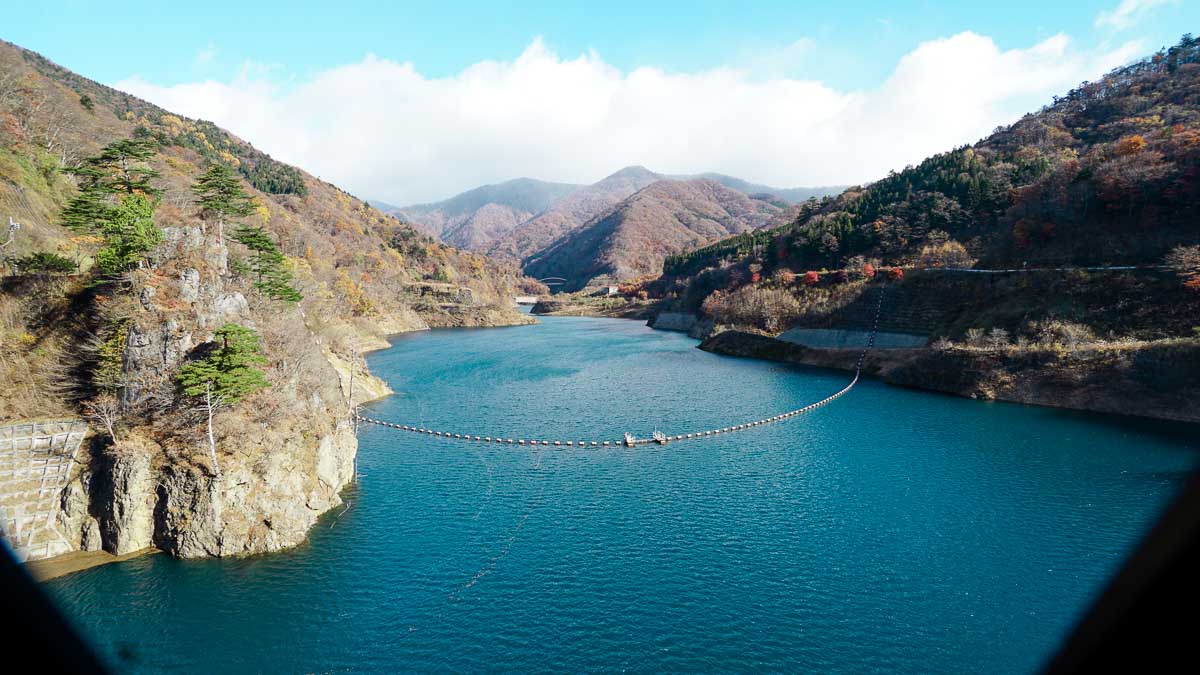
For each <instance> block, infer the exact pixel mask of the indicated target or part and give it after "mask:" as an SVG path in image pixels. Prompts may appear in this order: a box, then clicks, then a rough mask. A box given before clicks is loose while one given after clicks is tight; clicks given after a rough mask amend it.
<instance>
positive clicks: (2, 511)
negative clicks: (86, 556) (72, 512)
mask: <svg viewBox="0 0 1200 675" xmlns="http://www.w3.org/2000/svg"><path fill="white" fill-rule="evenodd" d="M87 430H88V427H87V424H85V423H84V422H82V421H80V420H73V419H63V420H47V421H41V422H22V423H19V424H9V425H5V426H0V531H2V534H3V537H4V539H5V541H6V542H7V543H8V545H9V547H10V548H11V549H13V551H14V552H15V553H16V555H17V558H18V559H19V560H38V559H41V558H49V557H52V556H56V555H59V554H62V553H66V552H68V551H71V550H74V546H72V545H71V543H70V542H68V541H67V538H66V537H64V536H63V534H62V533H61V532H60V531H59V529H58V526H57V519H58V512H59V499H60V497H61V494H62V490H63V488H64V487H65V486H66V484H67V481H68V480H69V479H70V476H71V471H72V470H73V469H74V468H75V456H76V455H77V454H78V452H79V446H80V445H81V444H82V442H83V438H84V436H86V435H87Z"/></svg>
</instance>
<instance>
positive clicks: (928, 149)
mask: <svg viewBox="0 0 1200 675" xmlns="http://www.w3.org/2000/svg"><path fill="white" fill-rule="evenodd" d="M798 44H799V45H804V43H803V42H801V43H798ZM797 49H798V50H800V49H801V48H800V47H798V48H797ZM802 49H803V50H808V49H809V48H808V47H803V48H802ZM1138 49H1139V47H1138V46H1137V45H1136V44H1132V43H1131V44H1128V45H1125V46H1124V47H1121V48H1119V49H1116V50H1114V51H1109V52H1104V53H1091V52H1083V51H1079V50H1076V49H1073V48H1072V46H1071V44H1070V41H1069V40H1068V39H1067V38H1066V37H1065V36H1061V35H1060V36H1055V37H1052V38H1049V39H1047V40H1045V41H1043V42H1041V43H1038V44H1036V45H1033V46H1032V47H1029V48H1027V49H1013V50H1008V51H1002V50H1001V49H999V48H998V47H997V46H996V44H995V43H994V42H993V41H992V40H991V39H989V38H987V37H984V36H980V35H977V34H974V33H969V32H968V33H961V34H958V35H955V36H953V37H949V38H946V39H941V40H935V41H931V42H926V43H923V44H921V45H919V46H918V47H917V48H916V49H914V50H913V51H912V52H910V53H908V54H907V55H905V56H904V57H903V58H902V59H901V60H900V62H899V63H898V64H897V66H896V68H895V70H894V72H893V73H892V74H891V76H890V77H889V78H888V79H887V81H886V82H884V83H883V84H882V85H881V86H880V87H879V88H877V89H870V90H858V91H839V90H837V89H835V88H833V87H831V86H829V85H827V84H825V83H822V82H818V81H811V80H798V79H788V78H786V77H762V76H761V75H760V74H756V73H751V72H747V71H744V70H738V69H733V68H718V69H714V70H707V71H703V72H696V73H668V72H664V71H662V70H660V69H657V68H650V67H643V68H637V69H635V70H632V71H629V72H622V71H620V70H618V69H617V68H614V67H613V66H611V65H609V64H607V63H605V62H604V61H603V60H602V59H601V58H600V57H599V56H598V55H597V54H595V53H588V54H584V55H581V56H579V57H577V58H574V59H564V58H560V57H559V56H557V55H555V54H554V53H552V52H551V51H550V50H548V49H547V48H546V47H545V45H544V44H543V43H542V42H541V41H540V40H538V41H534V42H533V43H532V44H531V45H530V46H529V47H528V48H527V49H526V50H525V51H524V53H522V54H521V55H520V56H519V57H518V58H516V59H515V60H513V61H484V62H480V63H476V64H474V65H472V66H470V67H468V68H466V69H465V70H463V71H462V72H460V73H457V74H455V75H453V76H450V77H445V78H427V77H425V76H423V75H421V74H420V73H419V72H418V71H417V70H416V69H415V68H414V67H413V66H412V65H411V64H409V63H397V62H394V61H390V60H387V59H381V58H378V57H375V56H367V57H366V58H365V59H363V60H362V61H360V62H358V63H353V64H349V65H345V66H341V67H338V68H333V69H330V70H326V71H323V72H319V73H317V74H315V75H313V76H311V77H308V78H305V79H301V80H296V81H292V82H289V83H287V84H286V86H285V85H284V84H281V83H280V82H279V81H278V80H276V79H274V78H273V74H276V73H277V71H276V70H273V69H270V68H268V69H263V68H260V67H255V66H246V67H243V68H242V69H241V71H240V73H239V74H238V76H237V77H235V78H234V79H233V80H232V81H229V82H218V81H212V80H209V81H204V82H196V83H188V84H180V85H175V86H168V87H163V86H157V85H154V84H152V83H149V82H146V81H145V80H143V79H140V78H136V77H135V78H131V79H128V80H125V81H122V82H119V83H117V87H119V88H121V89H124V90H126V91H129V92H131V93H133V94H135V95H138V96H141V97H143V98H146V99H148V100H150V101H153V102H155V103H157V104H159V105H161V106H163V107H164V108H167V109H168V110H172V111H176V112H179V113H182V114H184V115H188V116H190V117H199V118H203V119H207V120H211V121H213V122H216V123H217V124H219V125H221V126H223V127H225V128H227V129H230V130H231V131H233V132H234V133H236V134H238V135H239V136H241V137H242V138H245V139H247V140H249V141H250V142H252V143H254V144H255V145H256V146H257V147H259V148H262V149H263V150H265V151H267V152H269V153H270V154H272V155H273V156H275V157H276V158H278V159H281V160H283V161H286V162H290V163H293V164H296V165H298V166H301V167H303V168H305V169H307V170H308V171H310V172H312V173H314V174H317V175H319V176H321V177H322V178H325V179H327V180H330V181H332V182H334V183H336V184H338V185H340V186H342V187H344V188H346V189H348V190H350V191H351V192H354V193H355V194H359V195H362V196H364V197H370V198H377V199H383V200H386V201H389V202H392V203H398V204H407V203H412V202H417V201H427V200H436V199H442V198H444V197H447V196H449V195H451V194H454V193H456V192H459V191H462V190H465V189H469V188H472V187H475V186H477V185H480V184H483V183H489V182H498V181H502V180H507V179H509V178H515V177H518V176H532V177H535V178H543V179H547V180H560V181H570V182H580V183H585V182H593V181H596V180H598V179H600V178H602V177H604V176H605V175H607V174H609V173H611V172H612V171H615V170H616V169H619V168H621V167H622V166H626V165H629V164H643V165H645V166H647V167H649V168H651V169H653V170H655V171H661V172H665V173H692V172H700V171H720V172H723V173H729V174H733V175H736V176H740V177H742V178H746V179H748V180H753V181H758V182H763V183H767V184H772V185H778V186H785V187H786V186H797V185H829V184H839V183H858V182H863V181H867V180H873V179H875V178H878V177H879V176H882V175H883V174H885V173H886V172H887V171H888V170H891V169H898V168H902V167H903V166H904V165H906V164H909V163H915V162H918V161H920V160H921V159H923V158H924V157H926V156H928V155H930V154H933V153H935V152H939V151H942V150H946V149H949V148H951V147H954V146H956V145H959V144H962V143H969V142H973V141H975V140H977V139H978V138H980V137H982V136H984V135H986V134H987V133H988V132H989V131H991V129H992V128H994V127H995V126H997V125H998V124H1004V123H1008V122H1012V121H1013V120H1015V119H1016V118H1018V117H1019V116H1020V115H1021V114H1022V113H1023V112H1025V111H1027V110H1030V109H1033V108H1036V107H1038V106H1040V105H1041V104H1043V103H1045V102H1047V101H1048V100H1049V98H1050V97H1051V95H1053V94H1055V93H1061V92H1064V91H1066V90H1068V89H1070V88H1071V87H1073V86H1074V85H1076V84H1077V83H1079V82H1080V81H1081V80H1085V79H1091V78H1094V77H1096V76H1097V75H1099V74H1100V73H1103V72H1104V71H1106V70H1108V69H1110V68H1112V67H1114V66H1116V65H1119V64H1120V63H1122V62H1124V61H1127V60H1128V59H1130V58H1132V57H1133V56H1135V55H1136V52H1137V50H1138ZM810 56H811V57H812V58H816V57H817V56H819V54H810Z"/></svg>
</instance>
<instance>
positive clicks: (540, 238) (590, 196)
mask: <svg viewBox="0 0 1200 675" xmlns="http://www.w3.org/2000/svg"><path fill="white" fill-rule="evenodd" d="M662 178H663V176H660V175H659V174H656V173H654V172H653V171H650V170H648V169H646V168H645V167H641V166H628V167H625V168H624V169H621V170H620V171H618V172H616V173H614V174H612V175H611V176H608V177H607V178H605V179H603V180H601V181H600V182H598V183H593V184H592V185H587V186H584V187H581V188H579V189H577V190H575V191H574V192H571V193H570V194H568V195H567V196H565V197H563V198H562V199H560V200H558V201H557V202H555V203H554V204H553V205H551V206H550V208H548V209H546V210H545V211H544V212H542V213H540V214H538V215H536V216H534V217H533V218H530V219H529V220H528V221H526V222H524V223H522V224H521V225H520V226H518V227H516V228H514V229H513V230H512V231H511V232H509V233H508V234H507V235H505V236H504V237H501V238H499V239H498V240H497V241H495V242H494V243H493V244H492V245H490V246H489V247H488V248H487V249H485V251H486V252H487V253H488V254H489V255H492V256H496V257H500V258H509V259H515V260H524V259H525V258H527V257H529V256H532V255H534V254H535V253H538V252H539V251H541V250H542V249H544V248H545V247H547V246H549V245H550V244H551V243H553V242H554V241H555V240H557V239H558V238H559V237H561V236H563V235H564V234H566V233H568V232H570V231H572V230H575V229H577V228H579V227H580V226H581V225H583V224H584V223H586V222H587V221H589V220H591V219H592V218H594V217H596V216H597V215H599V214H601V213H603V212H605V211H607V210H608V209H610V208H612V207H613V206H615V205H616V204H617V203H618V202H620V201H621V200H622V199H625V198H626V197H628V196H629V195H632V194H633V193H635V192H637V191H638V190H640V189H642V188H644V187H646V186H647V185H649V184H651V183H653V182H655V181H658V180H661V179H662Z"/></svg>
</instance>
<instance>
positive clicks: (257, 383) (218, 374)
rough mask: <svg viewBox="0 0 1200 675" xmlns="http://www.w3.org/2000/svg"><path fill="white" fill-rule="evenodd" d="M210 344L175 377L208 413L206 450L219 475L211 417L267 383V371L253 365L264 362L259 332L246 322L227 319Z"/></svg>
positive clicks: (265, 360)
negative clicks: (202, 354) (208, 347)
mask: <svg viewBox="0 0 1200 675" xmlns="http://www.w3.org/2000/svg"><path fill="white" fill-rule="evenodd" d="M212 346H213V348H212V349H211V350H210V351H209V353H208V354H207V355H206V356H205V357H204V358H202V359H200V360H197V361H193V362H191V363H189V364H187V365H185V366H183V367H182V368H180V369H179V374H178V375H177V376H176V381H177V382H179V386H180V387H181V388H182V389H183V393H184V394H187V395H188V396H192V397H195V398H198V399H199V400H200V405H201V407H202V408H203V410H204V411H205V413H206V414H207V416H208V451H209V455H210V457H211V459H212V465H213V471H214V473H215V474H216V476H217V477H218V478H219V477H220V476H221V467H220V465H219V464H218V463H217V441H216V437H215V435H214V434H213V417H214V415H216V412H217V410H219V409H221V408H224V407H227V406H232V405H237V404H238V403H240V402H241V401H242V400H243V399H245V398H246V397H247V396H249V395H250V394H252V393H254V392H256V391H258V390H260V389H265V388H267V387H268V386H270V385H269V383H268V382H267V375H266V373H264V372H263V371H261V370H259V369H258V368H257V367H256V366H259V365H262V364H265V363H267V359H266V357H264V356H263V355H262V346H261V344H260V342H259V337H258V333H256V332H254V330H252V329H250V328H246V327H245V326H239V325H238V324H235V323H227V324H225V325H224V326H221V328H219V329H217V331H216V333H214V334H213V341H212Z"/></svg>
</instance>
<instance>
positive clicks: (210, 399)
mask: <svg viewBox="0 0 1200 675" xmlns="http://www.w3.org/2000/svg"><path fill="white" fill-rule="evenodd" d="M223 407H225V401H224V400H223V399H222V398H221V397H220V396H218V395H216V394H215V393H213V387H212V383H211V382H206V383H204V398H203V400H202V401H201V403H200V408H201V409H202V410H203V411H204V414H205V415H207V416H208V455H209V457H210V458H211V459H212V465H213V474H214V475H215V476H216V477H217V478H218V479H219V478H220V477H221V465H220V464H219V463H218V462H217V438H216V436H215V435H214V434H213V416H214V415H216V413H217V411H218V410H220V409H221V408H223Z"/></svg>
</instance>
